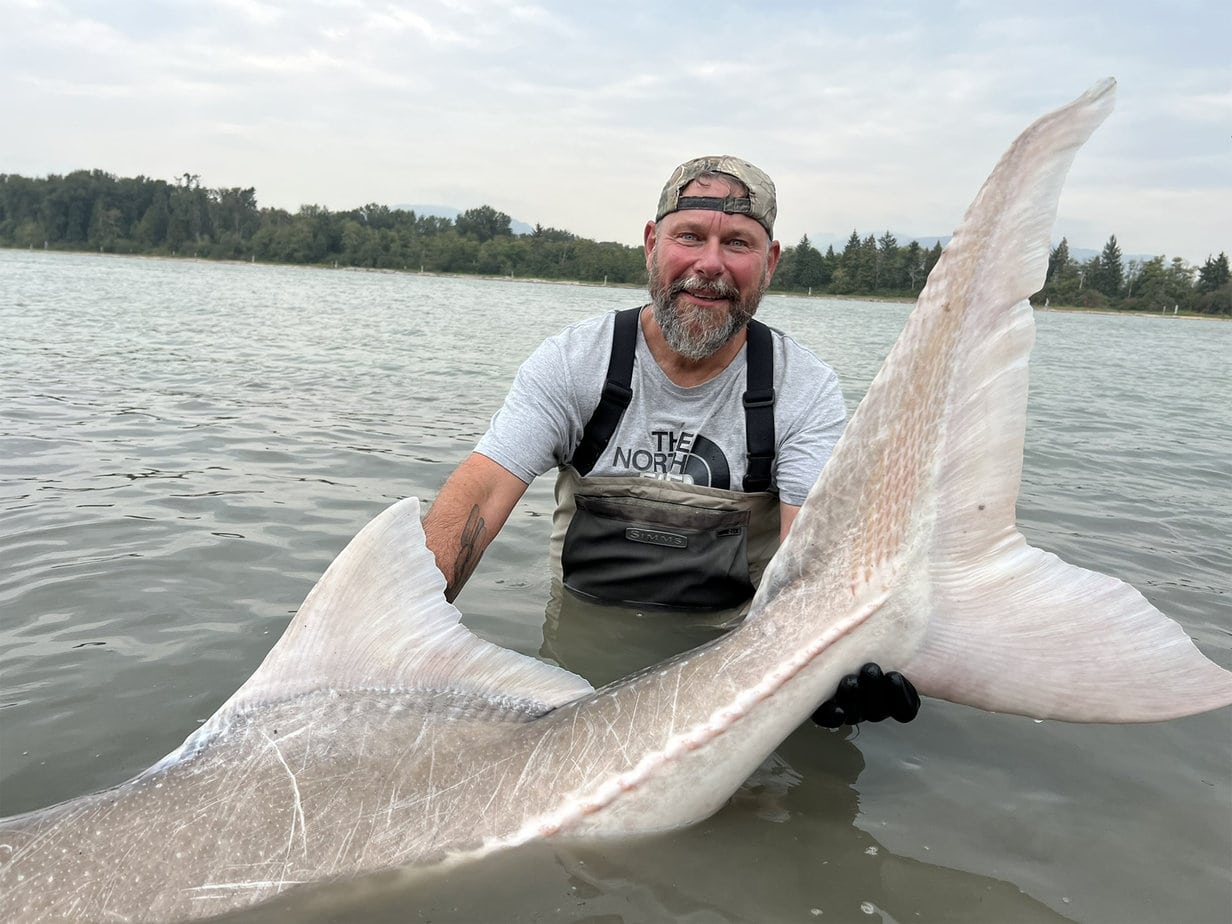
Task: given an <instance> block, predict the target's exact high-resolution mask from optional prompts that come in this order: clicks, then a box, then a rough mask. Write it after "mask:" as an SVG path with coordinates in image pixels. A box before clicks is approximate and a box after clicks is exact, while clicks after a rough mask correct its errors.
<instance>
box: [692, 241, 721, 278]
mask: <svg viewBox="0 0 1232 924" xmlns="http://www.w3.org/2000/svg"><path fill="white" fill-rule="evenodd" d="M693 267H694V269H695V270H696V271H697V272H698V273H699V274H700V275H702V276H709V277H712V278H713V277H715V276H721V275H722V274H723V247H722V244H721V243H720V242H719V239H718V238H717V237H709V238H706V241H705V243H704V244H702V246H701V247H700V248H698V251H697V256H696V258H695V259H694V260H693Z"/></svg>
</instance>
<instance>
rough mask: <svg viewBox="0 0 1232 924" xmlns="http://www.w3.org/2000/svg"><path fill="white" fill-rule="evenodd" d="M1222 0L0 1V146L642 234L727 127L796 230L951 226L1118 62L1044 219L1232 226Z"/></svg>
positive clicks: (724, 145) (112, 165) (1176, 250)
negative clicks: (683, 170)
mask: <svg viewBox="0 0 1232 924" xmlns="http://www.w3.org/2000/svg"><path fill="white" fill-rule="evenodd" d="M1229 9H1232V4H1229V3H1227V2H1226V0H1190V2H1187V0H1173V2H1171V3H1167V4H1164V3H1146V2H1138V0H1120V2H1115V3H1103V2H1076V0H1064V2H1052V0H1036V2H1032V3H1022V2H1017V3H1013V4H1009V3H1006V4H999V3H995V2H984V0H980V2H970V3H954V2H946V0H932V2H928V3H877V2H868V0H865V2H841V3H840V2H821V0H817V2H778V3H767V4H760V3H747V2H745V3H725V2H719V0H711V2H706V3H697V2H689V0H675V2H671V3H666V2H664V3H658V2H655V3H650V2H646V3H641V2H634V0H622V2H619V3H606V2H585V3H583V2H578V0H567V2H554V0H549V2H540V3H535V2H526V3H498V2H489V0H419V2H412V3H392V2H368V0H330V2H313V0H294V2H292V0H286V2H283V0H269V2H245V0H222V2H218V0H196V2H191V3H187V2H185V3H181V2H169V0H165V2H157V3H154V2H124V0H112V2H84V0H65V2H37V0H0V86H2V87H3V88H4V90H3V93H2V94H0V172H10V173H19V174H23V175H26V176H45V175H47V174H49V173H64V172H67V171H70V170H74V169H78V168H101V169H103V170H106V171H108V172H110V173H114V174H117V175H120V176H135V175H138V174H143V175H146V176H150V177H159V178H164V179H168V180H170V179H171V178H173V177H174V176H177V175H180V174H183V173H185V172H188V173H195V174H199V175H200V177H201V182H202V184H203V185H205V186H210V187H229V186H245V187H246V186H254V187H256V191H257V198H258V201H259V203H260V204H261V205H273V206H279V207H282V208H286V209H290V210H295V209H297V208H298V207H299V206H300V205H301V204H305V203H316V204H319V205H324V206H327V207H329V208H331V209H347V208H353V207H355V206H358V205H362V204H364V203H367V202H379V203H385V204H397V203H405V204H411V203H417V204H441V205H450V206H454V207H458V208H469V207H473V206H476V205H482V204H488V205H492V206H494V207H496V208H497V209H500V210H501V211H504V212H507V213H509V214H510V215H511V216H513V217H514V218H516V219H519V220H522V221H526V222H529V223H531V224H535V223H540V224H543V225H545V226H552V227H557V228H563V229H566V230H569V231H573V232H575V233H577V234H581V235H584V236H586V237H590V238H595V239H598V240H617V241H621V242H623V243H628V244H637V243H640V241H641V232H642V227H643V225H644V223H645V221H646V219H647V218H650V217H653V215H652V211H653V209H654V206H655V203H656V201H657V199H658V192H659V189H660V187H661V186H662V184H663V182H664V180H666V178H667V176H668V174H669V173H670V172H671V170H672V168H673V167H675V166H676V164H677V163H679V162H681V161H683V160H686V159H688V158H690V157H694V156H697V155H700V154H717V153H732V154H737V155H739V156H742V157H744V158H746V159H748V160H751V161H753V162H754V163H756V164H757V165H759V166H760V167H762V168H763V169H764V170H766V171H767V172H768V173H769V174H770V175H771V176H772V177H773V178H774V180H775V182H776V183H777V185H778V189H779V222H778V227H777V229H776V230H777V236H778V237H779V238H780V239H781V240H782V241H783V242H784V243H785V244H794V243H795V242H797V241H798V240H799V238H800V235H802V234H805V233H808V234H809V235H813V236H818V237H824V236H825V235H837V236H839V237H844V238H845V237H846V236H847V235H848V234H849V233H850V232H851V230H852V229H853V228H854V229H858V230H859V231H860V232H861V233H862V234H866V233H869V232H874V233H880V232H881V231H884V230H886V229H892V230H893V231H894V232H895V233H897V234H899V235H900V243H905V242H906V240H907V239H908V238H909V237H910V236H915V235H921V236H923V235H944V234H948V233H949V232H950V231H951V230H953V228H954V226H955V225H956V224H957V223H958V221H959V220H960V218H961V216H962V213H963V211H964V210H965V208H966V206H967V204H968V203H969V202H970V200H971V198H972V197H973V196H974V194H975V192H976V190H977V189H978V188H979V185H980V183H981V182H982V181H983V179H984V177H985V176H986V175H987V174H988V172H989V171H990V170H991V169H992V167H993V165H994V164H995V163H996V160H997V158H998V157H999V156H1000V154H1001V152H1002V151H1003V150H1004V149H1005V147H1006V146H1007V145H1008V144H1009V142H1010V141H1011V140H1012V139H1013V137H1014V136H1015V135H1016V134H1017V133H1018V132H1019V131H1020V130H1021V129H1023V128H1024V127H1026V125H1027V124H1028V123H1029V122H1031V121H1032V120H1033V119H1034V118H1036V117H1037V116H1039V115H1042V114H1043V113H1044V112H1047V111H1049V110H1051V109H1054V108H1056V107H1058V106H1060V105H1062V104H1064V103H1066V102H1068V101H1069V100H1071V99H1072V98H1074V97H1075V96H1077V95H1079V94H1080V93H1082V92H1083V91H1084V90H1086V89H1087V87H1089V86H1090V85H1091V84H1092V83H1094V82H1095V81H1096V80H1098V79H1099V78H1102V77H1105V76H1113V77H1116V78H1117V79H1118V81H1119V91H1118V104H1117V109H1116V111H1115V112H1114V113H1113V115H1112V117H1111V118H1110V119H1109V120H1108V122H1106V123H1105V125H1104V127H1103V128H1101V129H1100V130H1099V131H1098V132H1097V133H1096V135H1095V137H1094V138H1093V139H1092V141H1091V142H1090V143H1089V144H1088V145H1087V147H1086V148H1085V149H1084V150H1083V151H1082V152H1081V153H1080V154H1079V155H1078V159H1077V161H1076V163H1075V166H1074V169H1073V171H1072V173H1071V175H1070V179H1069V182H1068V186H1067V188H1066V192H1065V194H1064V196H1063V198H1062V200H1061V211H1060V216H1059V219H1058V224H1057V228H1056V232H1055V234H1054V240H1059V239H1060V236H1061V235H1062V234H1064V235H1067V236H1068V238H1069V240H1070V244H1071V246H1074V247H1085V248H1092V249H1098V248H1100V247H1102V246H1103V244H1104V242H1105V241H1106V240H1107V239H1108V236H1109V235H1110V234H1116V235H1117V239H1118V241H1119V243H1120V245H1121V249H1122V251H1123V252H1124V253H1125V254H1127V255H1128V254H1142V253H1145V254H1166V255H1167V256H1169V257H1172V256H1181V257H1184V258H1185V259H1186V260H1189V261H1191V262H1201V261H1202V260H1204V259H1205V258H1206V257H1207V255H1208V254H1210V253H1218V252H1219V251H1220V250H1224V251H1229V250H1232V13H1229V12H1228V10H1229Z"/></svg>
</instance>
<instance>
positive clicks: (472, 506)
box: [424, 453, 526, 601]
mask: <svg viewBox="0 0 1232 924" xmlns="http://www.w3.org/2000/svg"><path fill="white" fill-rule="evenodd" d="M525 490H526V483H525V482H523V481H521V480H520V479H519V478H517V477H516V476H515V475H513V474H511V473H510V472H509V471H507V470H506V469H504V468H502V467H501V466H500V465H497V464H496V463H495V462H493V461H492V460H491V459H488V458H487V457H486V456H481V455H479V454H478V453H472V454H471V455H470V456H469V457H468V458H467V459H466V460H465V461H464V462H463V463H462V464H461V465H459V466H458V468H457V470H455V471H454V473H453V474H452V475H450V476H449V480H448V481H446V482H445V485H444V487H442V488H441V492H440V494H438V495H437V498H436V500H435V501H434V502H433V503H432V507H431V508H430V509H429V510H428V515H427V516H426V517H425V518H424V534H425V536H426V538H427V543H428V549H429V550H431V552H432V554H433V556H434V557H435V559H436V566H437V567H438V568H439V569H440V571H441V574H443V575H444V576H445V585H446V587H445V599H447V600H450V601H452V600H453V599H454V598H455V597H457V595H458V593H459V592H460V591H461V590H462V588H463V587H464V586H465V584H466V581H467V579H468V578H470V576H471V574H472V573H473V572H474V570H475V567H476V566H477V565H478V564H479V559H480V558H482V557H483V552H484V550H485V549H486V548H487V547H488V544H489V543H490V542H491V541H492V540H493V539H494V538H495V537H496V534H497V533H499V532H500V529H501V527H502V526H504V524H505V520H506V519H508V517H509V514H510V512H511V511H512V510H513V507H514V505H515V504H516V503H517V502H518V499H519V498H520V497H521V496H522V494H523V492H525Z"/></svg>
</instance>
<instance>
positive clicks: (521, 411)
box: [475, 337, 582, 484]
mask: <svg viewBox="0 0 1232 924" xmlns="http://www.w3.org/2000/svg"><path fill="white" fill-rule="evenodd" d="M563 348H564V345H563V343H562V341H561V338H559V337H552V338H550V339H548V340H545V341H544V342H543V343H542V344H540V345H539V347H538V348H536V350H535V351H534V352H533V353H531V355H530V356H529V357H528V358H527V360H526V361H525V362H524V363H522V365H521V366H520V367H519V368H518V372H517V375H515V376H514V379H513V385H512V386H511V387H510V389H509V393H508V394H507V395H506V396H505V401H504V403H503V404H502V405H501V406H500V409H499V410H498V411H497V412H496V413H495V414H494V415H492V420H491V423H490V424H489V425H488V430H487V432H486V433H484V435H483V436H482V437H480V439H479V442H478V444H477V445H476V446H475V451H476V452H478V453H481V454H482V455H485V456H487V457H488V458H489V459H491V460H492V461H493V462H496V463H497V464H499V465H501V466H503V467H504V468H506V469H508V470H509V471H510V472H512V473H513V474H514V475H517V476H518V477H519V478H521V479H522V480H523V481H525V482H526V483H527V484H530V483H531V482H532V481H534V480H535V478H537V477H538V476H539V475H542V474H543V473H544V472H546V471H548V470H549V469H551V468H553V467H555V466H556V465H559V464H560V463H561V462H563V461H565V460H566V459H567V458H568V457H569V456H570V455H571V454H572V451H573V447H574V446H575V445H576V444H577V442H578V440H580V439H581V429H582V421H581V420H580V416H579V412H578V404H577V400H576V398H575V395H574V388H573V382H572V377H571V376H570V373H569V367H568V365H567V364H566V362H565V357H564V355H563Z"/></svg>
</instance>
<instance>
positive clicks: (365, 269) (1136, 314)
mask: <svg viewBox="0 0 1232 924" xmlns="http://www.w3.org/2000/svg"><path fill="white" fill-rule="evenodd" d="M0 250H3V251H12V252H14V253H41V254H66V255H73V256H86V257H117V258H122V259H139V260H166V261H169V262H177V263H184V262H187V263H208V264H214V265H223V266H265V267H282V268H290V269H294V268H298V269H318V270H335V271H339V272H352V273H387V274H390V275H408V276H430V277H433V278H437V279H480V280H484V281H486V282H514V283H522V282H530V283H538V284H542V285H550V286H586V287H589V288H595V289H640V290H642V291H645V289H646V286H645V285H643V284H641V283H630V282H588V281H583V280H578V279H543V278H540V277H536V276H492V275H485V274H481V273H442V272H436V271H428V270H413V269H406V268H404V269H392V268H389V267H372V266H339V265H338V264H337V263H268V262H264V261H257V260H224V259H214V258H211V257H198V256H191V257H181V256H174V255H169V254H156V253H107V252H103V251H99V252H98V253H95V252H94V251H92V250H63V249H42V248H39V249H35V248H33V247H7V246H2V245H0ZM766 294H767V295H777V296H781V297H783V298H807V299H817V300H819V301H839V302H881V303H888V304H895V305H914V304H915V302H916V299H914V298H903V297H896V296H892V295H832V294H828V293H821V294H818V295H812V294H809V293H805V292H776V291H774V290H770V291H768V292H767V293H766ZM1031 307H1032V308H1033V309H1034V310H1035V311H1037V312H1038V311H1044V312H1049V313H1056V314H1098V315H1107V316H1109V317H1117V318H1188V319H1190V320H1199V321H1201V320H1207V321H1232V317H1228V316H1226V315H1218V314H1199V313H1196V312H1180V313H1178V314H1170V313H1168V312H1166V311H1165V312H1156V311H1139V310H1134V309H1125V310H1117V309H1113V308H1082V307H1079V306H1076V305H1048V306H1044V305H1036V304H1032V305H1031Z"/></svg>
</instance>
